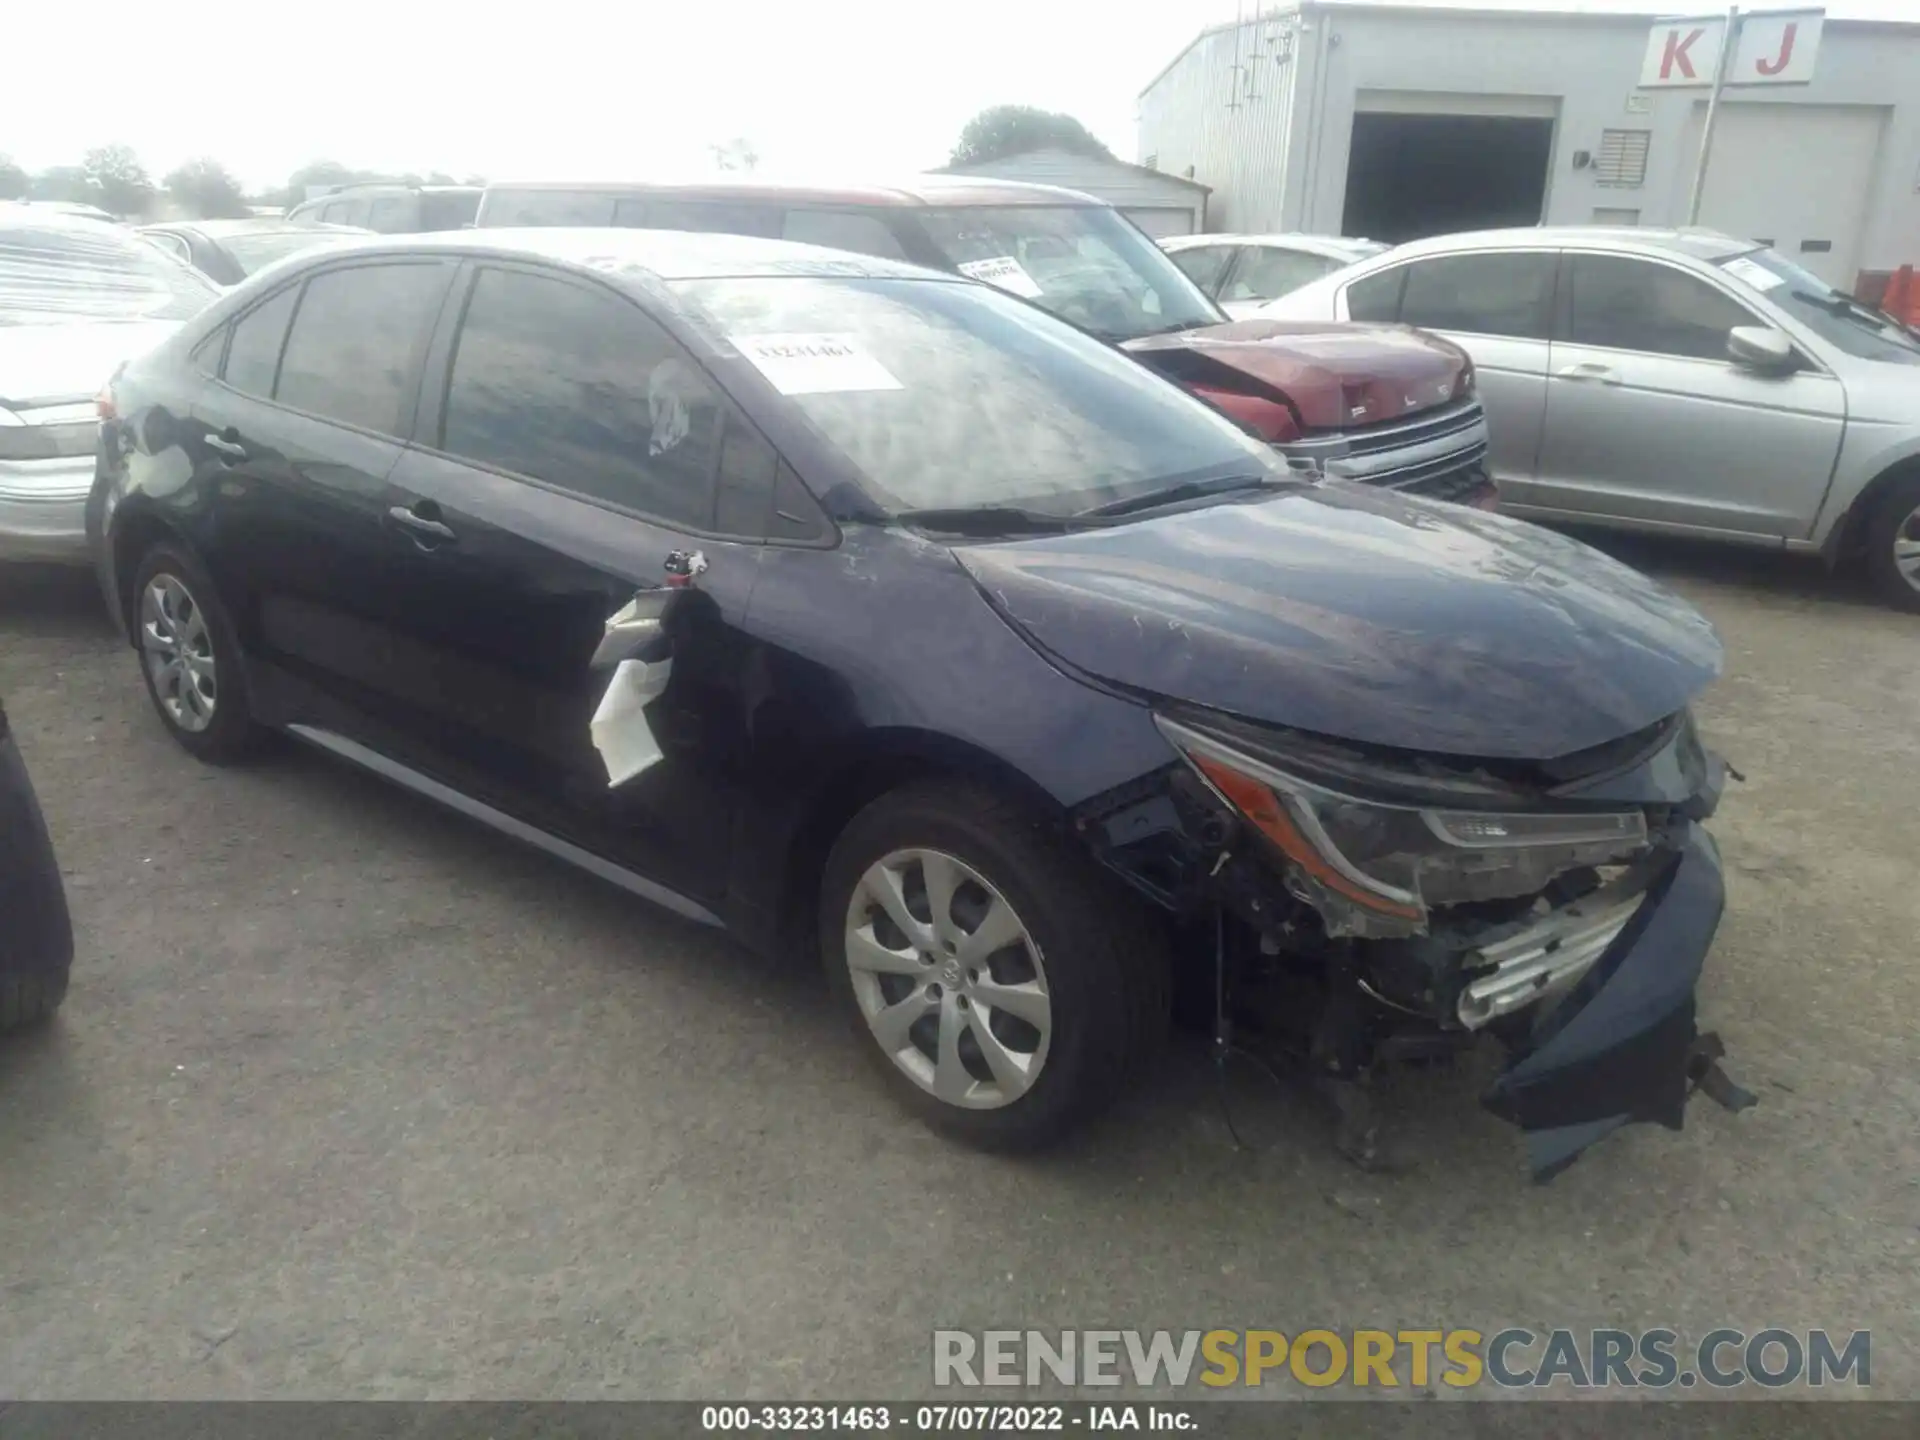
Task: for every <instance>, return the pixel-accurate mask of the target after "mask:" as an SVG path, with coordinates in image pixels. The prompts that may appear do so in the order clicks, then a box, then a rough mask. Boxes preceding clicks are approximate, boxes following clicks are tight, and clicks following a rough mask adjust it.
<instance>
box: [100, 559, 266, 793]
mask: <svg viewBox="0 0 1920 1440" xmlns="http://www.w3.org/2000/svg"><path fill="white" fill-rule="evenodd" d="M128 620H129V625H130V628H131V630H132V633H133V643H134V645H135V647H136V648H137V650H138V653H139V656H140V677H141V679H142V680H143V681H144V682H145V684H146V687H147V698H148V699H149V700H151V701H152V702H153V708H154V711H155V712H156V713H157V714H158V715H159V716H160V719H161V721H162V723H164V724H165V725H166V727H167V733H168V734H170V735H172V736H173V738H174V739H175V740H177V741H179V742H180V745H181V747H182V748H183V749H185V750H186V751H187V752H188V753H189V754H191V755H193V756H194V757H195V758H197V759H200V760H204V761H206V762H207V763H208V764H211V765H227V764H231V763H233V762H234V761H236V760H241V759H244V758H245V757H246V756H248V755H250V754H252V753H253V752H254V750H255V749H257V748H258V746H259V743H260V739H261V736H262V731H261V729H260V727H259V726H258V725H257V724H255V723H254V719H253V712H252V709H251V708H250V706H249V705H248V702H247V686H246V675H245V672H244V671H243V669H242V666H241V659H240V644H239V641H238V640H237V639H236V638H235V636H234V631H233V624H232V622H231V621H230V620H229V619H228V618H227V612H226V609H225V607H223V606H222V605H221V603H220V596H219V594H218V592H217V591H216V590H215V589H214V584H213V579H212V577H211V576H209V575H208V574H207V572H206V570H205V569H204V568H203V567H202V566H201V564H200V562H199V561H198V560H197V559H195V558H194V557H193V555H192V554H191V553H190V552H189V551H187V550H186V548H185V547H183V546H179V545H176V544H174V543H172V542H170V541H167V542H162V543H161V544H159V545H156V546H154V547H153V548H152V549H151V550H149V551H147V553H146V554H145V555H144V556H142V557H141V560H140V564H139V566H138V568H137V569H136V570H135V571H134V578H133V603H132V606H131V613H130V614H129V616H128Z"/></svg>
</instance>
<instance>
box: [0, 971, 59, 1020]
mask: <svg viewBox="0 0 1920 1440" xmlns="http://www.w3.org/2000/svg"><path fill="white" fill-rule="evenodd" d="M69 970H70V967H69V966H66V965H62V966H61V967H60V968H59V969H57V970H47V971H36V972H34V973H32V974H28V975H0V1035H5V1034H9V1033H11V1032H13V1031H15V1030H25V1029H26V1028H28V1027H29V1026H32V1025H38V1024H41V1023H42V1022H44V1021H46V1020H49V1019H51V1018H52V1016H53V1012H54V1011H56V1010H58V1009H59V1008H60V1002H61V1001H62V1000H64V999H66V998H67V976H68V974H69Z"/></svg>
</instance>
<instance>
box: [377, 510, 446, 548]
mask: <svg viewBox="0 0 1920 1440" xmlns="http://www.w3.org/2000/svg"><path fill="white" fill-rule="evenodd" d="M387 519H389V520H391V521H392V522H393V523H394V524H396V525H401V526H404V527H406V528H407V529H408V530H411V531H413V532H414V533H415V534H416V535H431V536H432V537H433V538H434V539H436V540H451V539H453V538H454V534H453V527H452V526H450V525H445V524H442V523H441V522H440V521H438V520H435V519H434V518H433V517H432V516H430V515H422V514H420V513H418V512H417V511H415V510H412V509H410V508H409V507H407V506H405V505H395V506H394V507H393V508H392V509H391V510H389V511H387Z"/></svg>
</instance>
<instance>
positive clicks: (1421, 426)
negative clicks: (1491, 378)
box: [1275, 400, 1487, 500]
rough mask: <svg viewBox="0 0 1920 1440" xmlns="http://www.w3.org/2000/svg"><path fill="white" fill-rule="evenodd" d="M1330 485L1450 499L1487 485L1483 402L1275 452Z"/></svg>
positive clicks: (1299, 442)
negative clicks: (1364, 486) (1358, 485)
mask: <svg viewBox="0 0 1920 1440" xmlns="http://www.w3.org/2000/svg"><path fill="white" fill-rule="evenodd" d="M1275 448H1276V449H1278V450H1279V451H1280V453H1281V454H1283V455H1285V456H1286V457H1287V459H1288V461H1289V462H1291V463H1293V464H1294V465H1296V466H1305V467H1306V468H1309V469H1312V470H1313V471H1315V472H1316V473H1318V474H1319V475H1320V476H1321V477H1322V478H1323V479H1327V480H1357V481H1360V482H1361V483H1363V484H1367V485H1383V486H1385V487H1387V488H1388V489H1390V490H1410V491H1414V492H1417V493H1418V494H1421V495H1427V496H1432V497H1435V498H1438V499H1441V500H1449V499H1455V498H1462V497H1466V496H1470V495H1471V494H1472V493H1473V492H1475V491H1478V490H1480V489H1481V488H1482V487H1483V486H1484V485H1485V484H1486V473H1485V472H1486V463H1487V415H1486V411H1484V410H1483V409H1481V407H1480V402H1479V401H1478V400H1467V401H1464V402H1462V403H1460V404H1458V405H1449V406H1447V407H1446V408H1444V409H1441V410H1434V411H1431V412H1429V413H1428V414H1425V415H1420V416H1416V417H1415V418H1414V419H1412V420H1395V421H1390V422H1388V423H1386V424H1383V425H1370V426H1367V427H1365V428H1363V429H1359V430H1348V431H1343V432H1342V433H1340V434H1337V435H1328V436H1324V437H1312V438H1308V439H1305V440H1295V441H1290V442H1288V443H1287V444H1284V445H1279V446H1276V447H1275Z"/></svg>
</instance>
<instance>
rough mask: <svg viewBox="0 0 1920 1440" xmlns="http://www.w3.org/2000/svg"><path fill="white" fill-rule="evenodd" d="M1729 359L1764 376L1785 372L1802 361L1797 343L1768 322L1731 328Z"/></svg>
mask: <svg viewBox="0 0 1920 1440" xmlns="http://www.w3.org/2000/svg"><path fill="white" fill-rule="evenodd" d="M1727 358H1728V359H1729V360H1731V361H1732V362H1733V363H1734V364H1736V365H1738V366H1739V367H1740V368H1741V369H1743V370H1752V371H1755V372H1756V373H1758V374H1761V375H1785V374H1787V373H1788V372H1790V371H1791V370H1793V369H1794V368H1795V367H1796V365H1797V364H1798V360H1797V357H1796V356H1795V355H1794V353H1793V342H1792V341H1791V340H1789V339H1787V337H1786V336H1784V335H1782V334H1781V333H1780V332H1779V331H1778V330H1775V329H1773V328H1772V327H1771V326H1768V325H1736V326H1734V327H1733V329H1731V330H1729V331H1728V332H1727Z"/></svg>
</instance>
